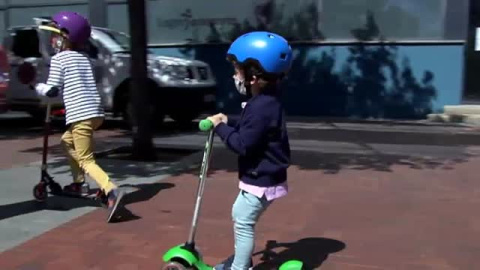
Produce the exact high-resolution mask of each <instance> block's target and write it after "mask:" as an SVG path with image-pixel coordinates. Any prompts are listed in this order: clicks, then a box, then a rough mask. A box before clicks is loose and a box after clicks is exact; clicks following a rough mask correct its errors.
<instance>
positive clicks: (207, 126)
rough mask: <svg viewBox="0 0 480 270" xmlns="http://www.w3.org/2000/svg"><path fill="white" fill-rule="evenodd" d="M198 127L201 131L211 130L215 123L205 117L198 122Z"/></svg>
mask: <svg viewBox="0 0 480 270" xmlns="http://www.w3.org/2000/svg"><path fill="white" fill-rule="evenodd" d="M198 128H199V129H200V130H201V131H210V130H212V129H213V123H212V121H210V120H208V119H204V120H202V121H200V123H199V124H198Z"/></svg>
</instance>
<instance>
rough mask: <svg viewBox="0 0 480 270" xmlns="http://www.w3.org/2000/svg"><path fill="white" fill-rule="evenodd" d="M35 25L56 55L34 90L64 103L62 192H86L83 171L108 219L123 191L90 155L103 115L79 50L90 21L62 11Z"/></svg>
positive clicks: (87, 68)
mask: <svg viewBox="0 0 480 270" xmlns="http://www.w3.org/2000/svg"><path fill="white" fill-rule="evenodd" d="M39 28H40V29H42V30H47V31H50V32H52V38H51V45H52V47H53V49H54V50H55V52H56V54H55V55H54V56H53V57H52V59H51V63H50V73H49V76H48V80H47V83H46V84H43V83H40V84H37V86H36V90H37V92H38V93H39V94H41V95H45V96H48V97H55V96H57V95H58V94H60V92H61V93H62V94H63V101H64V104H65V111H66V124H67V125H68V130H67V131H66V132H65V133H64V134H63V136H62V144H63V145H64V147H65V149H66V150H67V152H68V158H69V163H70V167H71V170H72V175H73V183H72V184H70V185H67V186H65V187H64V191H65V192H68V193H76V194H83V193H87V192H88V184H86V183H85V176H84V172H86V173H87V174H88V175H89V176H90V177H92V178H93V179H94V180H95V181H96V182H97V184H98V186H99V187H100V188H101V190H102V191H103V193H104V194H105V195H106V196H107V198H108V209H109V214H108V218H107V222H110V220H111V219H112V217H113V216H114V214H115V211H116V209H117V208H118V205H119V202H120V200H121V199H122V197H123V195H124V191H123V190H121V189H119V188H117V186H116V185H115V184H114V183H113V182H112V181H111V180H110V178H109V177H108V175H107V174H106V173H105V172H104V171H103V170H102V168H100V167H99V166H98V165H97V163H96V162H95V159H94V156H93V144H92V143H93V132H94V131H95V130H96V129H97V128H99V127H100V125H101V124H102V123H103V120H104V117H105V114H104V110H103V107H102V102H101V99H100V95H99V93H98V91H97V87H96V84H95V79H94V76H93V72H92V67H91V62H90V60H89V58H88V57H87V56H86V55H85V54H84V53H83V52H82V49H83V47H84V46H85V44H86V42H87V41H88V39H89V38H90V32H91V27H90V23H89V22H88V20H87V19H85V18H84V17H83V16H81V15H79V14H78V13H75V12H68V11H64V12H59V13H57V14H56V15H55V16H53V18H52V23H51V24H50V25H48V26H47V25H43V26H39Z"/></svg>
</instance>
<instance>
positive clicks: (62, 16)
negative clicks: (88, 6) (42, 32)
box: [52, 11, 92, 44]
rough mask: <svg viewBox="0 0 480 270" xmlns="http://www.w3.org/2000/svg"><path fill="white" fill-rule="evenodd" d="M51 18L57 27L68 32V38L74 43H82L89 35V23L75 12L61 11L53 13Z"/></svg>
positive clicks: (90, 29)
mask: <svg viewBox="0 0 480 270" xmlns="http://www.w3.org/2000/svg"><path fill="white" fill-rule="evenodd" d="M52 20H53V21H54V22H55V23H56V25H57V27H58V29H60V30H66V32H68V39H69V40H70V42H72V43H74V44H83V43H85V42H86V41H87V40H88V38H89V37H90V33H91V31H92V28H91V27H90V23H89V22H88V20H87V19H85V17H83V16H82V15H80V14H78V13H76V12H71V11H61V12H59V13H57V14H55V15H54V16H53V17H52Z"/></svg>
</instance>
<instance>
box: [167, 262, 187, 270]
mask: <svg viewBox="0 0 480 270" xmlns="http://www.w3.org/2000/svg"><path fill="white" fill-rule="evenodd" d="M191 269H193V268H191V267H188V266H185V265H183V264H181V263H179V262H168V263H167V264H165V265H164V266H163V267H162V270H191Z"/></svg>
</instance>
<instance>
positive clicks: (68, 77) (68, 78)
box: [47, 51, 105, 124]
mask: <svg viewBox="0 0 480 270" xmlns="http://www.w3.org/2000/svg"><path fill="white" fill-rule="evenodd" d="M47 85H48V86H52V87H58V88H59V89H61V92H62V94H63V103H64V104H65V112H66V123H67V124H70V123H75V122H78V121H82V120H87V119H91V118H95V117H104V116H105V113H104V109H103V106H102V101H101V98H100V94H99V93H98V90H97V86H96V84H95V79H94V76H93V71H92V64H91V63H90V60H89V59H88V57H87V56H85V55H84V54H82V53H79V52H76V51H63V52H60V53H57V54H56V55H54V56H53V57H52V60H51V63H50V73H49V75H48V80H47Z"/></svg>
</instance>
